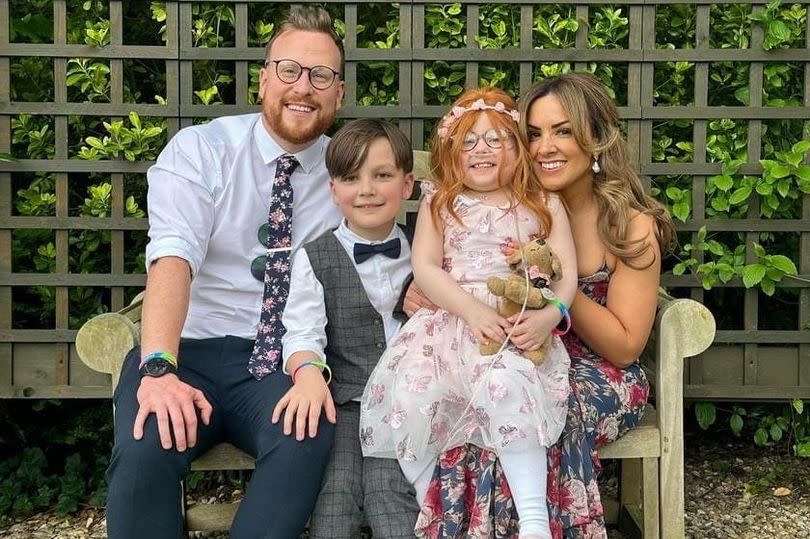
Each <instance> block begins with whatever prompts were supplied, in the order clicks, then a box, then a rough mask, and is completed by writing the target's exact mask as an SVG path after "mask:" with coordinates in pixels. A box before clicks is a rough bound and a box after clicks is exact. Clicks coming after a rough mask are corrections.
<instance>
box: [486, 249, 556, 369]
mask: <svg viewBox="0 0 810 539" xmlns="http://www.w3.org/2000/svg"><path fill="white" fill-rule="evenodd" d="M506 261H507V263H508V264H509V266H510V267H511V268H512V273H511V274H509V275H508V276H506V277H503V278H501V277H490V278H489V279H488V280H487V288H488V289H489V291H490V292H491V293H492V294H493V295H494V296H497V297H499V298H501V299H500V301H499V302H498V313H499V314H500V315H501V316H503V317H504V318H509V317H510V316H512V315H513V314H517V313H519V312H520V310H521V308H522V307H523V302H524V301H526V308H527V309H540V308H542V307H544V306H545V305H546V303H548V300H547V299H546V296H544V295H543V289H544V288H546V289H547V287H548V285H549V284H550V283H551V281H559V280H560V279H561V278H562V266H561V265H560V259H559V258H557V255H555V254H554V253H553V252H552V250H551V247H549V245H548V244H547V243H546V242H545V241H544V240H542V239H536V240H532V241H529V242H526V243H524V244H523V245H521V246H520V247H518V248H517V249H515V251H514V252H513V253H512V254H510V255H509V256H507V257H506ZM524 268H525V269H526V271H528V274H529V286H528V287H527V286H526V276H525V274H524ZM549 292H550V290H546V294H548V293H549ZM527 296H528V298H527ZM551 337H552V336H551V335H549V336H548V338H546V340H545V341H544V342H543V344H542V346H540V348H539V349H537V350H531V351H528V350H524V351H523V352H522V354H523V357H525V358H526V359H529V360H531V361H532V362H533V363H534V364H536V365H540V364H541V363H542V362H543V360H545V358H546V353H547V352H548V349H549V347H550V346H551ZM500 348H501V343H499V342H494V341H492V340H490V341H489V343H487V344H484V345H481V355H484V356H490V355H492V354H495V353H497V352H498V350H500Z"/></svg>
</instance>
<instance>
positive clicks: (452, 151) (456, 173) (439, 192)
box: [430, 86, 551, 237]
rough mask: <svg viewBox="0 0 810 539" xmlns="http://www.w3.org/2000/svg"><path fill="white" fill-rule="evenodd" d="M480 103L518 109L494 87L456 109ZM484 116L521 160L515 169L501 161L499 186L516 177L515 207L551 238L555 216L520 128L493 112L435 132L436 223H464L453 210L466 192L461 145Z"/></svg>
mask: <svg viewBox="0 0 810 539" xmlns="http://www.w3.org/2000/svg"><path fill="white" fill-rule="evenodd" d="M479 99H483V100H484V103H486V104H487V105H493V106H494V105H496V104H497V103H498V102H501V103H503V105H504V106H505V108H506V110H507V111H508V110H516V109H517V104H516V103H515V100H514V99H512V97H510V96H509V94H507V93H506V92H504V91H503V90H500V89H498V88H494V87H491V86H489V87H484V88H475V89H470V90H467V91H465V92H464V93H463V94H461V96H460V97H459V98H458V99H456V101H455V102H454V103H453V105H452V106H453V107H465V108H466V107H469V106H470V105H472V104H473V103H474V102H476V101H478V100H479ZM451 110H452V109H451ZM481 114H484V115H486V116H487V118H488V119H489V121H490V123H491V124H492V127H493V128H494V129H495V130H497V131H502V130H503V131H506V132H508V133H511V134H512V136H513V138H514V140H515V151H516V152H517V159H516V160H515V164H514V169H512V168H511V167H509V166H504V165H508V164H509V161H508V159H503V160H501V165H500V167H499V169H498V184H499V185H502V186H505V185H507V184H509V183H510V182H509V177H508V176H509V175H511V176H512V178H511V188H512V189H511V190H512V201H511V204H512V207H515V206H517V205H518V204H523V205H524V206H526V207H527V208H528V209H529V210H530V211H531V212H532V213H534V214H535V215H536V216H537V219H538V220H539V221H540V224H541V227H542V229H541V230H539V231H538V233H540V234H541V235H543V236H545V237H547V236H548V234H549V233H550V232H551V213H550V212H549V210H548V207H547V206H546V196H545V192H544V191H543V188H542V186H541V185H540V181H539V180H538V178H537V176H536V175H535V173H534V169H533V165H532V159H531V156H530V155H529V150H528V149H527V147H526V144H525V143H524V138H523V137H521V136H520V131H519V128H518V124H517V123H516V122H515V120H513V119H512V117H511V116H510V115H509V114H506V113H504V112H500V111H496V110H492V109H485V110H468V111H467V112H465V113H464V114H462V115H461V117H460V118H457V119H455V120H454V121H452V120H451V121H449V122H448V121H446V120H445V121H440V122H439V123H438V124H437V130H436V131H434V135H433V141H432V144H431V148H430V170H431V175H432V177H433V181H434V183H435V185H436V194H435V195H434V196H433V200H432V201H431V203H430V212H431V215H432V216H433V221H434V223H436V226H439V223H441V222H442V214H443V213H447V214H449V215H451V216H452V217H453V218H454V219H456V220H457V221H458V222H459V223H461V219H460V218H459V216H458V214H457V213H456V212H455V210H454V207H453V206H454V202H455V200H456V197H457V196H458V195H460V194H461V192H462V191H463V190H464V181H463V180H464V176H465V173H464V171H463V170H462V169H461V164H460V162H459V161H460V159H459V158H460V157H461V154H462V153H463V150H462V149H461V144H462V140H463V138H464V135H466V134H467V133H468V132H469V131H471V130H472V128H473V125H474V124H475V122H476V121H477V120H478V117H479V115H481ZM448 117H451V113H449V112H448V116H445V119H447V118H448ZM442 126H445V127H446V131H444V130H442V132H441V136H440V135H439V132H438V130H439V129H440V128H442ZM504 151H505V150H504ZM462 224H463V223H462Z"/></svg>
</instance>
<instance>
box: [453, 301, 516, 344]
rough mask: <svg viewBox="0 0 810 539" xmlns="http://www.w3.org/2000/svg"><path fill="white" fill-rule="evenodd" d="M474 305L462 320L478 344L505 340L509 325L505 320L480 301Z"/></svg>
mask: <svg viewBox="0 0 810 539" xmlns="http://www.w3.org/2000/svg"><path fill="white" fill-rule="evenodd" d="M475 303H476V305H474V306H470V308H468V309H467V310H466V312H467V314H466V316H465V317H464V320H465V321H466V322H467V325H468V326H470V329H471V330H472V332H473V335H474V336H475V340H477V341H478V343H479V344H487V343H488V342H489V339H493V340H495V341H498V342H503V341H504V340H506V331H504V329H508V328H509V327H510V326H511V325H510V324H509V322H507V321H506V319H505V318H504V317H503V316H501V315H499V314H498V311H496V310H495V309H493V308H492V307H490V306H489V305H485V304H483V303H481V302H480V301H478V300H476V301H475Z"/></svg>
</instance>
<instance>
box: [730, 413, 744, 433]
mask: <svg viewBox="0 0 810 539" xmlns="http://www.w3.org/2000/svg"><path fill="white" fill-rule="evenodd" d="M728 425H729V427H731V432H733V433H734V435H735V436H739V435H740V432H742V428H743V418H742V416H741V415H740V414H732V415H731V418H730V419H729V420H728Z"/></svg>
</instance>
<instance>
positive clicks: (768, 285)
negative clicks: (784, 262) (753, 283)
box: [759, 277, 776, 297]
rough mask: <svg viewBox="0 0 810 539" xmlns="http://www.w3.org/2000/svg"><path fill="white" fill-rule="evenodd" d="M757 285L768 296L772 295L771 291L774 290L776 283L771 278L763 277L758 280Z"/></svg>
mask: <svg viewBox="0 0 810 539" xmlns="http://www.w3.org/2000/svg"><path fill="white" fill-rule="evenodd" d="M759 287H760V288H761V289H762V292H763V293H764V294H765V295H766V296H768V297H771V296H773V293H774V292H776V284H775V283H774V282H773V281H772V280H771V279H768V278H767V277H765V278H764V279H762V281H760V283H759Z"/></svg>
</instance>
